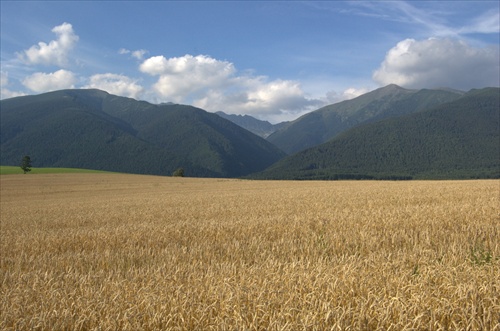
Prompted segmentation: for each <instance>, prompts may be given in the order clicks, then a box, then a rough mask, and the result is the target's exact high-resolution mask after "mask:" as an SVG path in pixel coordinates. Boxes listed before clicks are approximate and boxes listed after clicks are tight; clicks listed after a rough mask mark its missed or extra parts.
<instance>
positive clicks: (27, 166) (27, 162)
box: [21, 155, 31, 173]
mask: <svg viewBox="0 0 500 331" xmlns="http://www.w3.org/2000/svg"><path fill="white" fill-rule="evenodd" d="M21 169H23V171H24V173H28V172H30V171H31V158H30V157H29V156H28V155H26V156H24V157H23V159H22V160H21Z"/></svg>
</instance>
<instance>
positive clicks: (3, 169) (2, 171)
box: [0, 166, 106, 175]
mask: <svg viewBox="0 0 500 331" xmlns="http://www.w3.org/2000/svg"><path fill="white" fill-rule="evenodd" d="M105 172H106V171H102V170H91V169H78V168H31V171H30V172H29V173H27V175H30V174H59V173H105ZM15 174H23V170H22V169H21V167H16V166H0V175H15Z"/></svg>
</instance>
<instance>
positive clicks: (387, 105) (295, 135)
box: [267, 85, 463, 154]
mask: <svg viewBox="0 0 500 331" xmlns="http://www.w3.org/2000/svg"><path fill="white" fill-rule="evenodd" d="M462 95H463V92H460V91H453V90H444V89H437V90H428V89H422V90H408V89H404V88H402V87H399V86H397V85H388V86H386V87H383V88H380V89H377V90H374V91H372V92H369V93H366V94H363V95H361V96H359V97H357V98H355V99H351V100H346V101H342V102H339V103H336V104H333V105H329V106H326V107H323V108H320V109H318V110H316V111H313V112H311V113H308V114H305V115H303V116H302V117H300V118H298V119H297V120H295V121H293V122H290V123H289V124H288V125H286V126H285V127H283V128H282V129H280V130H278V131H276V132H275V133H273V134H272V135H270V136H269V137H268V138H267V140H268V141H270V142H272V143H273V144H275V145H276V146H278V147H279V148H281V149H282V150H283V151H285V152H286V153H289V154H293V153H296V152H298V151H301V150H304V149H307V148H310V147H314V146H317V145H320V144H322V143H324V142H326V141H328V140H330V139H331V138H333V137H335V136H337V135H338V134H340V133H342V132H344V131H346V130H348V129H350V128H353V127H355V126H357V125H361V124H366V123H370V122H375V121H378V120H381V119H384V118H389V117H397V116H402V115H406V114H410V113H414V112H418V111H422V110H425V109H428V108H430V107H433V106H436V105H439V104H442V103H446V102H449V101H453V100H456V99H458V98H460V97H461V96H462Z"/></svg>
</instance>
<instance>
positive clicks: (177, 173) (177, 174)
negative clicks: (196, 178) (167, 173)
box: [172, 168, 184, 177]
mask: <svg viewBox="0 0 500 331" xmlns="http://www.w3.org/2000/svg"><path fill="white" fill-rule="evenodd" d="M172 176H174V177H184V168H179V169H177V170H175V171H174V173H173V174H172Z"/></svg>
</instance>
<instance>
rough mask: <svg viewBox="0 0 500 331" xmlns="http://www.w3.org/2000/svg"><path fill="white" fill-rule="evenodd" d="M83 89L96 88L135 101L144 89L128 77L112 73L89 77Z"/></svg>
mask: <svg viewBox="0 0 500 331" xmlns="http://www.w3.org/2000/svg"><path fill="white" fill-rule="evenodd" d="M84 88H96V89H100V90H103V91H106V92H108V93H111V94H115V95H120V96H125V97H129V98H134V99H137V98H138V97H139V96H140V95H141V93H142V92H143V91H144V88H143V87H142V86H141V85H139V84H138V83H137V81H136V80H134V79H131V78H130V77H127V76H124V75H118V74H112V73H106V74H96V75H92V76H91V77H90V81H89V84H88V85H86V86H84Z"/></svg>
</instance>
